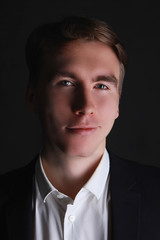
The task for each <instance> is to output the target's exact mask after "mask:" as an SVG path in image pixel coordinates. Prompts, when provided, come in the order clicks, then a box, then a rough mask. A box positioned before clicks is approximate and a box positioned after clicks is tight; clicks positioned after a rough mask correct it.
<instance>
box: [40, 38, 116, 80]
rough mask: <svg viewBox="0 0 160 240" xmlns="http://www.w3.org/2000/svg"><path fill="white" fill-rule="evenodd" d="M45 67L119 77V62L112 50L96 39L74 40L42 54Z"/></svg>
mask: <svg viewBox="0 0 160 240" xmlns="http://www.w3.org/2000/svg"><path fill="white" fill-rule="evenodd" d="M43 67H44V68H45V69H46V68H47V69H48V70H49V69H50V70H51V69H52V70H54V71H56V70H63V71H66V70H67V71H73V72H74V71H75V72H76V73H77V74H78V73H79V74H82V73H83V74H93V75H94V74H101V73H102V72H105V73H106V74H110V75H115V77H116V78H117V79H119V74H120V63H119V60H118V58H117V56H116V54H115V53H114V52H113V50H112V49H111V48H110V47H109V46H107V45H106V44H104V43H101V42H98V41H84V40H75V41H71V42H69V43H67V44H66V45H65V46H63V47H61V48H59V49H58V50H56V51H54V50H49V51H47V53H46V54H45V56H44V65H43Z"/></svg>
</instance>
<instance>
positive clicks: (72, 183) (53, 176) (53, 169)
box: [42, 157, 101, 200]
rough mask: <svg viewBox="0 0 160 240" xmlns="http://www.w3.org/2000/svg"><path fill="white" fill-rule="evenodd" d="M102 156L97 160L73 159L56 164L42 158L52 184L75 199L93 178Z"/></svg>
mask: <svg viewBox="0 0 160 240" xmlns="http://www.w3.org/2000/svg"><path fill="white" fill-rule="evenodd" d="M100 160H101V157H99V158H98V159H97V161H91V162H90V161H89V162H87V161H84V159H83V160H81V161H73V162H70V163H68V164H66V165H63V167H62V166H61V165H56V164H53V162H51V161H48V160H47V159H45V158H44V157H43V158H42V166H43V169H44V172H45V174H46V176H47V178H48V180H49V181H50V182H51V184H52V185H53V186H54V187H55V188H56V189H57V190H58V191H59V192H61V193H63V194H65V195H67V196H68V197H70V198H71V199H73V200H74V199H75V197H76V195H77V194H78V192H79V191H80V190H81V188H82V187H83V186H84V185H85V184H86V183H87V181H88V180H89V179H90V178H91V176H92V174H93V173H94V171H95V169H96V168H97V166H98V164H99V162H100Z"/></svg>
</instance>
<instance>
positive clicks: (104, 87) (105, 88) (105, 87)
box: [96, 83, 109, 90]
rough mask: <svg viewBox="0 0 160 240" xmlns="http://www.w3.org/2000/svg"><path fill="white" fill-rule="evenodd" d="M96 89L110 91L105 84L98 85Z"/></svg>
mask: <svg viewBox="0 0 160 240" xmlns="http://www.w3.org/2000/svg"><path fill="white" fill-rule="evenodd" d="M98 86H101V87H102V86H103V87H102V88H101V87H98ZM96 88H98V89H101V90H107V89H109V88H108V87H107V86H106V85H105V84H103V83H98V84H97V85H96Z"/></svg>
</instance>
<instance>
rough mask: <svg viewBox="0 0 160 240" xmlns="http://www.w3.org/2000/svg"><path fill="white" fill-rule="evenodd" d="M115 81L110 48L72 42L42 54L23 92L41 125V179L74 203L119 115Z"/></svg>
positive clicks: (115, 64) (117, 70) (115, 67)
mask: <svg viewBox="0 0 160 240" xmlns="http://www.w3.org/2000/svg"><path fill="white" fill-rule="evenodd" d="M119 75H120V64H119V61H118V59H117V57H116V55H115V54H114V52H113V51H112V50H111V48H110V47H108V46H106V45H105V44H103V43H100V42H95V41H90V42H86V41H82V40H76V41H72V42H70V43H69V44H67V45H66V46H65V47H64V48H63V49H61V51H59V53H58V54H54V53H53V52H52V51H50V52H49V53H46V55H45V57H44V64H43V67H42V69H41V72H40V79H39V83H38V86H37V88H36V90H33V89H32V88H31V87H30V86H29V87H28V90H27V102H28V105H29V107H30V109H31V110H32V111H33V112H35V113H37V114H38V115H39V118H40V121H41V124H42V131H43V139H44V145H43V151H42V163H43V167H44V170H45V172H46V175H47V177H48V178H49V180H50V181H51V183H52V184H53V185H54V186H55V187H56V188H57V189H58V190H59V191H61V192H63V193H65V194H67V195H68V196H70V197H72V198H73V199H74V198H75V196H76V194H77V193H78V191H79V190H80V189H81V187H82V186H83V185H84V184H85V183H86V182H87V181H88V179H89V178H90V177H91V175H92V174H93V172H94V170H95V169H96V167H97V165H98V164H99V161H100V159H101V157H102V155H103V153H104V150H105V145H106V136H107V135H108V134H109V132H110V130H111V129H112V126H113V124H114V121H115V119H116V118H117V117H118V115H119Z"/></svg>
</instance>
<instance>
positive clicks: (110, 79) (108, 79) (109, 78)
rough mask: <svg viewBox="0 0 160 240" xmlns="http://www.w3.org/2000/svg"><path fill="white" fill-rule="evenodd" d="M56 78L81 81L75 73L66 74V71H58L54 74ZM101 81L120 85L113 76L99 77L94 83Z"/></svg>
mask: <svg viewBox="0 0 160 240" xmlns="http://www.w3.org/2000/svg"><path fill="white" fill-rule="evenodd" d="M54 77H68V78H73V79H77V80H78V79H79V78H78V77H77V76H76V75H75V74H74V73H70V72H64V71H62V72H61V71H56V72H55V74H54ZM100 81H105V82H109V83H112V84H114V85H115V86H117V85H118V80H117V78H116V77H115V76H113V75H99V76H97V77H96V78H95V79H94V80H93V82H100Z"/></svg>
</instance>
